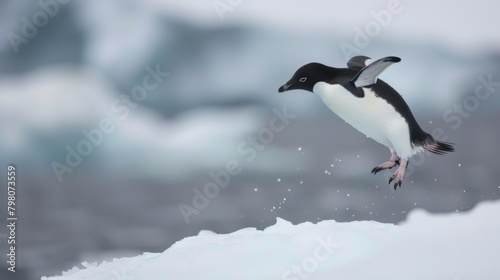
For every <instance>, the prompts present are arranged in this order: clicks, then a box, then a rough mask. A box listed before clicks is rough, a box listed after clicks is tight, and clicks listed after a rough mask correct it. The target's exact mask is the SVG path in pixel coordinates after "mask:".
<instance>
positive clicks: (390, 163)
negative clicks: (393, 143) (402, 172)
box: [372, 152, 399, 174]
mask: <svg viewBox="0 0 500 280" xmlns="http://www.w3.org/2000/svg"><path fill="white" fill-rule="evenodd" d="M396 164H397V165H399V157H398V155H397V154H396V153H395V152H392V154H391V158H390V159H389V161H386V162H384V163H382V164H380V165H379V166H375V167H374V168H373V169H372V174H377V173H378V172H380V171H382V170H385V169H391V168H393V167H394V165H396Z"/></svg>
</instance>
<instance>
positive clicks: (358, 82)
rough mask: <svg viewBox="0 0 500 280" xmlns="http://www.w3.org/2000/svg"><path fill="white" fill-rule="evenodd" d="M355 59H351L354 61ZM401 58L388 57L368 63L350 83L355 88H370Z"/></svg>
mask: <svg viewBox="0 0 500 280" xmlns="http://www.w3.org/2000/svg"><path fill="white" fill-rule="evenodd" d="M354 58H356V57H353V58H351V60H352V59H354ZM400 61H401V58H399V57H395V56H388V57H384V58H381V59H379V60H377V61H375V62H372V63H370V64H369V65H368V66H366V67H364V68H363V69H361V71H359V72H358V74H356V76H354V78H352V80H351V83H353V84H354V85H355V86H356V87H366V86H371V85H373V84H375V83H376V82H377V77H378V76H379V75H380V74H381V73H382V72H383V71H384V70H385V68H387V67H389V66H390V65H391V64H393V63H398V62H400Z"/></svg>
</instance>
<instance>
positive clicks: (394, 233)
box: [42, 202, 500, 280]
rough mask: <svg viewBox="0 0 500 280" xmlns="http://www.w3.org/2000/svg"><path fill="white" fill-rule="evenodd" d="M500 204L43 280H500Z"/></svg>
mask: <svg viewBox="0 0 500 280" xmlns="http://www.w3.org/2000/svg"><path fill="white" fill-rule="evenodd" d="M499 213H500V202H495V203H491V202H488V203H482V204H481V205H479V206H477V207H476V208H475V209H474V210H473V211H471V212H469V213H464V214H446V215H434V214H429V213H427V212H424V211H422V210H415V211H412V212H411V213H410V214H409V217H408V220H407V221H406V222H405V223H403V224H401V225H399V226H397V225H392V224H383V223H378V222H370V221H354V222H349V223H338V222H335V221H322V222H319V223H317V224H312V223H309V222H306V223H302V224H298V225H292V224H291V223H290V222H287V221H285V220H283V219H280V218H278V219H277V222H276V224H275V225H273V226H270V227H268V228H266V229H264V230H262V231H261V230H257V229H254V228H245V229H241V230H238V231H236V232H233V233H230V234H216V233H213V232H210V231H202V232H200V233H199V234H198V236H193V237H188V238H184V239H183V240H181V241H178V242H177V243H175V244H174V245H173V246H172V247H170V248H169V249H167V250H166V251H164V252H163V253H157V254H153V253H145V254H143V255H141V256H137V257H134V258H122V259H115V260H114V261H113V262H110V263H102V264H100V265H96V264H88V263H84V264H83V265H84V266H85V267H86V268H85V269H78V268H73V269H72V270H70V271H68V272H64V273H63V276H58V277H51V278H45V277H43V278H42V279H54V280H76V279H106V280H109V279H113V280H143V279H179V280H181V279H182V280H190V279H196V280H198V279H204V280H209V279H214V280H215V279H239V280H242V279H252V280H257V279H259V280H260V279H289V280H298V279H300V280H302V279H343V280H345V279H384V280H386V279H407V280H408V279H418V280H421V279H443V280H446V279H500V263H499V260H500V219H499V218H498V215H499Z"/></svg>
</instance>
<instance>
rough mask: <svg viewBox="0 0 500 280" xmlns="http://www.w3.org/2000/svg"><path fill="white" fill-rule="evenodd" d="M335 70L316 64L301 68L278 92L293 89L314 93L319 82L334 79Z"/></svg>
mask: <svg viewBox="0 0 500 280" xmlns="http://www.w3.org/2000/svg"><path fill="white" fill-rule="evenodd" d="M334 69H335V68H332V67H328V66H326V65H323V64H321V63H316V62H313V63H309V64H306V65H304V66H302V67H300V68H299V70H297V71H296V72H295V74H293V77H292V78H291V79H290V80H289V81H288V82H286V83H285V84H284V85H282V86H281V87H280V88H279V89H278V92H284V91H287V90H293V89H303V90H307V91H310V92H312V91H313V87H314V85H315V84H316V83H317V82H320V81H325V80H327V79H329V78H332V74H333V73H332V71H334Z"/></svg>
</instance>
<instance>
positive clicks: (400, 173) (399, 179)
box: [389, 159, 408, 190]
mask: <svg viewBox="0 0 500 280" xmlns="http://www.w3.org/2000/svg"><path fill="white" fill-rule="evenodd" d="M407 165H408V160H407V159H401V164H400V166H399V168H398V169H397V170H396V172H394V175H392V177H391V178H390V179H389V184H390V183H391V182H392V181H394V190H396V188H397V187H398V186H399V187H401V184H402V183H403V180H404V179H405V173H406V166H407Z"/></svg>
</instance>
